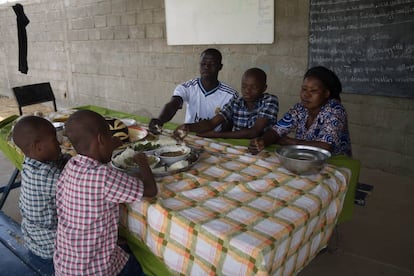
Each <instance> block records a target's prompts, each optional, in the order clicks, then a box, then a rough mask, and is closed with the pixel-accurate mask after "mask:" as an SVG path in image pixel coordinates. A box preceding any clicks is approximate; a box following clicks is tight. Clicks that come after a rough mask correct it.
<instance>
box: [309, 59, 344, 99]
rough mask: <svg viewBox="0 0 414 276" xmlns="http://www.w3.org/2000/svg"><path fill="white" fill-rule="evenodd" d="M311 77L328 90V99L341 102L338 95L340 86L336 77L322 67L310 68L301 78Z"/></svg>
mask: <svg viewBox="0 0 414 276" xmlns="http://www.w3.org/2000/svg"><path fill="white" fill-rule="evenodd" d="M308 77H313V78H316V79H318V80H320V81H321V82H322V83H323V85H324V86H325V88H326V89H328V90H329V92H330V95H329V98H330V99H337V100H339V101H340V100H341V97H340V95H339V94H340V93H341V92H342V84H341V81H340V80H339V78H338V76H337V75H336V74H335V73H334V72H333V71H331V70H329V69H328V68H326V67H323V66H315V67H312V68H310V69H309V70H308V71H307V72H306V73H305V76H304V77H303V78H304V79H306V78H308Z"/></svg>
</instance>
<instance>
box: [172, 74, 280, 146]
mask: <svg viewBox="0 0 414 276" xmlns="http://www.w3.org/2000/svg"><path fill="white" fill-rule="evenodd" d="M266 89H267V84H266V73H265V72H264V71H263V70H261V69H259V68H250V69H248V70H247V71H246V72H245V73H244V74H243V76H242V97H240V98H237V99H232V100H231V101H230V102H228V103H227V104H226V105H225V106H224V107H223V109H222V110H220V111H219V113H218V114H217V115H216V116H214V117H213V118H212V119H210V120H204V121H200V122H198V123H193V124H182V125H180V126H178V127H177V128H176V129H175V131H174V136H175V137H176V138H177V139H178V140H181V139H182V137H184V136H185V135H186V133H187V132H190V131H191V132H196V133H197V135H198V136H201V137H208V138H248V139H251V138H254V137H258V136H260V135H262V134H263V132H264V131H266V130H267V129H268V128H270V126H272V125H273V124H274V123H276V121H277V112H278V110H279V103H278V98H277V96H275V95H271V94H269V93H265V91H266ZM223 123H226V124H228V123H230V124H232V125H233V129H232V130H231V131H215V130H214V129H215V128H216V127H217V126H218V125H220V124H223Z"/></svg>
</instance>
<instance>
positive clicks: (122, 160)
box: [111, 148, 160, 174]
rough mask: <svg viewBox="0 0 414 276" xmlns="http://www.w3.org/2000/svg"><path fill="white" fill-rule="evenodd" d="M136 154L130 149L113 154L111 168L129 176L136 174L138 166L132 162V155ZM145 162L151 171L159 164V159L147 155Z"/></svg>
mask: <svg viewBox="0 0 414 276" xmlns="http://www.w3.org/2000/svg"><path fill="white" fill-rule="evenodd" d="M136 153H137V152H136V151H134V150H133V149H131V148H126V149H125V150H123V151H119V152H117V153H115V154H114V155H113V156H112V160H111V165H112V167H114V168H115V169H118V170H120V171H125V172H126V173H129V174H135V173H138V172H139V165H138V164H137V163H136V162H135V160H134V155H135V154H136ZM147 161H148V165H149V166H150V168H151V169H153V168H154V167H155V166H156V165H157V164H158V163H159V162H160V158H159V157H158V156H155V155H147Z"/></svg>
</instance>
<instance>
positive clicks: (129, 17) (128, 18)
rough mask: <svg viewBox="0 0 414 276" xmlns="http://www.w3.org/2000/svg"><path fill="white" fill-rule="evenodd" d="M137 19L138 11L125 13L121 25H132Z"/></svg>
mask: <svg viewBox="0 0 414 276" xmlns="http://www.w3.org/2000/svg"><path fill="white" fill-rule="evenodd" d="M136 19H137V14H136V13H130V14H125V15H122V16H121V25H122V26H130V25H135V22H136Z"/></svg>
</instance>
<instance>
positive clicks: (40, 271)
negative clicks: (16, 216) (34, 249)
mask: <svg viewBox="0 0 414 276" xmlns="http://www.w3.org/2000/svg"><path fill="white" fill-rule="evenodd" d="M0 271H1V272H0V274H1V275H24V276H29V275H45V274H46V270H45V266H44V264H42V263H41V262H39V260H37V259H35V258H33V257H32V256H31V254H29V250H28V249H27V248H26V247H25V246H24V242H23V235H22V231H21V229H20V225H19V224H18V223H17V222H15V221H14V220H13V219H11V218H10V217H9V216H7V215H5V214H4V213H3V212H2V211H0Z"/></svg>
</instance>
